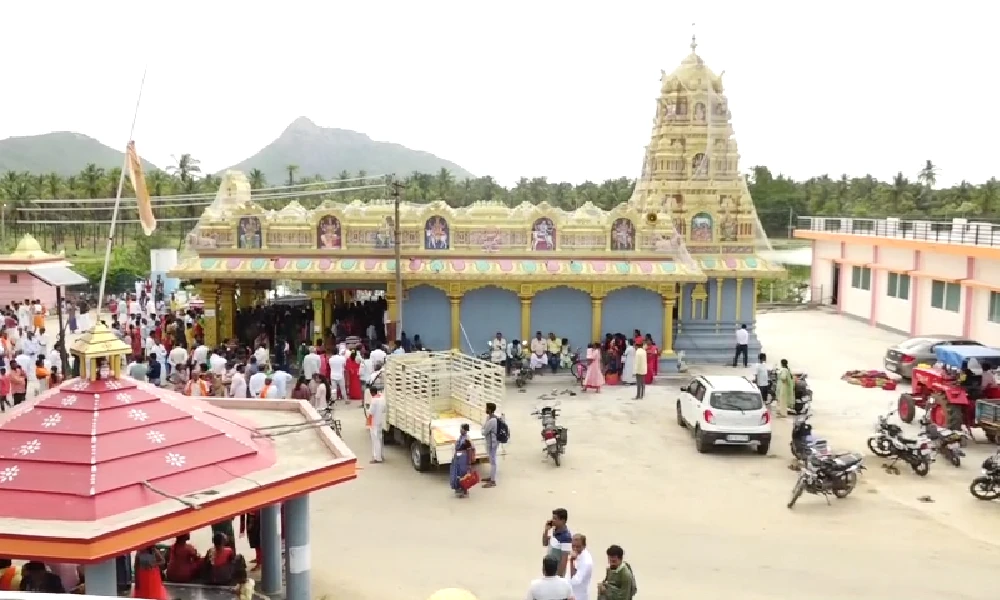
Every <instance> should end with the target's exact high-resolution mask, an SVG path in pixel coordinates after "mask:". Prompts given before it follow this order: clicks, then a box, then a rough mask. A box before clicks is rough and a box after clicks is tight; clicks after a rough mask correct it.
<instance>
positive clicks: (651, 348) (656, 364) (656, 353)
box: [646, 333, 660, 385]
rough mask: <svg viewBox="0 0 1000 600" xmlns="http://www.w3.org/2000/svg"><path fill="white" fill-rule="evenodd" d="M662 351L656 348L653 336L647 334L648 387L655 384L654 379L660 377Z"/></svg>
mask: <svg viewBox="0 0 1000 600" xmlns="http://www.w3.org/2000/svg"><path fill="white" fill-rule="evenodd" d="M659 371H660V349H659V348H657V347H656V342H654V341H653V336H652V334H649V333H647V334H646V385H649V384H651V383H653V377H656V376H657V375H659V374H660V373H659Z"/></svg>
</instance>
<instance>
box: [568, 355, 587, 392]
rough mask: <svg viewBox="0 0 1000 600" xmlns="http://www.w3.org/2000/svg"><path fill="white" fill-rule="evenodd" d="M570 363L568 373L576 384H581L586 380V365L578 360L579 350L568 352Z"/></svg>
mask: <svg viewBox="0 0 1000 600" xmlns="http://www.w3.org/2000/svg"><path fill="white" fill-rule="evenodd" d="M570 361H572V366H571V367H570V372H571V373H573V377H575V378H576V382H577V383H579V384H582V383H583V380H584V379H586V378H587V365H586V364H584V362H583V361H582V360H580V349H579V348H577V349H576V350H570Z"/></svg>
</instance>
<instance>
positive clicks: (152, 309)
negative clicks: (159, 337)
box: [146, 296, 156, 319]
mask: <svg viewBox="0 0 1000 600" xmlns="http://www.w3.org/2000/svg"><path fill="white" fill-rule="evenodd" d="M146 314H147V315H148V316H149V318H150V319H152V318H155V317H156V302H155V301H153V297H152V296H150V297H149V299H148V300H146Z"/></svg>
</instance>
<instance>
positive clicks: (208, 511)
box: [0, 459, 357, 564]
mask: <svg viewBox="0 0 1000 600" xmlns="http://www.w3.org/2000/svg"><path fill="white" fill-rule="evenodd" d="M356 477H357V459H351V460H348V461H345V462H343V463H338V464H336V465H331V466H329V467H325V468H323V469H320V470H318V471H313V472H310V473H307V474H305V475H301V476H299V477H296V478H294V479H289V480H286V481H282V482H280V483H277V484H274V485H270V486H265V487H259V488H254V489H252V490H249V491H247V492H244V493H243V494H240V495H238V496H232V497H229V498H224V499H222V500H219V501H217V502H212V503H211V504H204V505H202V506H201V507H200V508H190V509H187V510H184V511H182V512H179V513H174V514H172V515H169V516H167V517H163V518H161V519H156V520H153V521H148V522H146V523H141V524H139V525H135V526H132V527H128V528H126V529H123V530H120V531H115V532H112V533H110V534H107V535H104V536H101V537H98V538H93V539H89V540H86V539H67V538H51V537H33V536H26V535H14V534H6V535H2V534H0V548H3V554H4V556H9V557H16V558H23V559H33V560H41V561H45V562H69V563H84V564H86V563H95V562H100V561H102V560H105V559H107V558H112V557H115V556H120V555H121V554H124V553H125V552H129V551H132V550H135V549H137V548H141V547H143V546H148V545H149V544H153V543H157V542H159V541H161V540H168V539H170V538H173V537H176V536H177V535H179V534H181V533H186V532H189V531H194V530H196V529H199V528H201V527H205V526H207V525H209V524H211V523H217V522H219V521H221V520H223V519H226V518H227V517H230V518H231V517H234V516H236V515H240V514H244V513H247V512H250V511H253V510H256V509H258V508H260V507H262V506H269V505H271V504H276V503H278V502H281V501H283V500H286V499H288V498H294V497H297V496H302V495H304V494H308V493H310V492H313V491H315V490H318V489H322V488H326V487H330V486H333V485H337V484H338V483H343V482H345V481H350V480H352V479H355V478H356Z"/></svg>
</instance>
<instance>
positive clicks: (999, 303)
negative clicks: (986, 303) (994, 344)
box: [986, 292, 1000, 324]
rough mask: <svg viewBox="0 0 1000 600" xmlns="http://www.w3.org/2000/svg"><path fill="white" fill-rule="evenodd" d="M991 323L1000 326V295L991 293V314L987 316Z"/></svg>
mask: <svg viewBox="0 0 1000 600" xmlns="http://www.w3.org/2000/svg"><path fill="white" fill-rule="evenodd" d="M986 319H987V320H988V321H989V322H990V323H998V324H1000V294H998V293H996V292H990V312H989V314H987V315H986Z"/></svg>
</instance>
